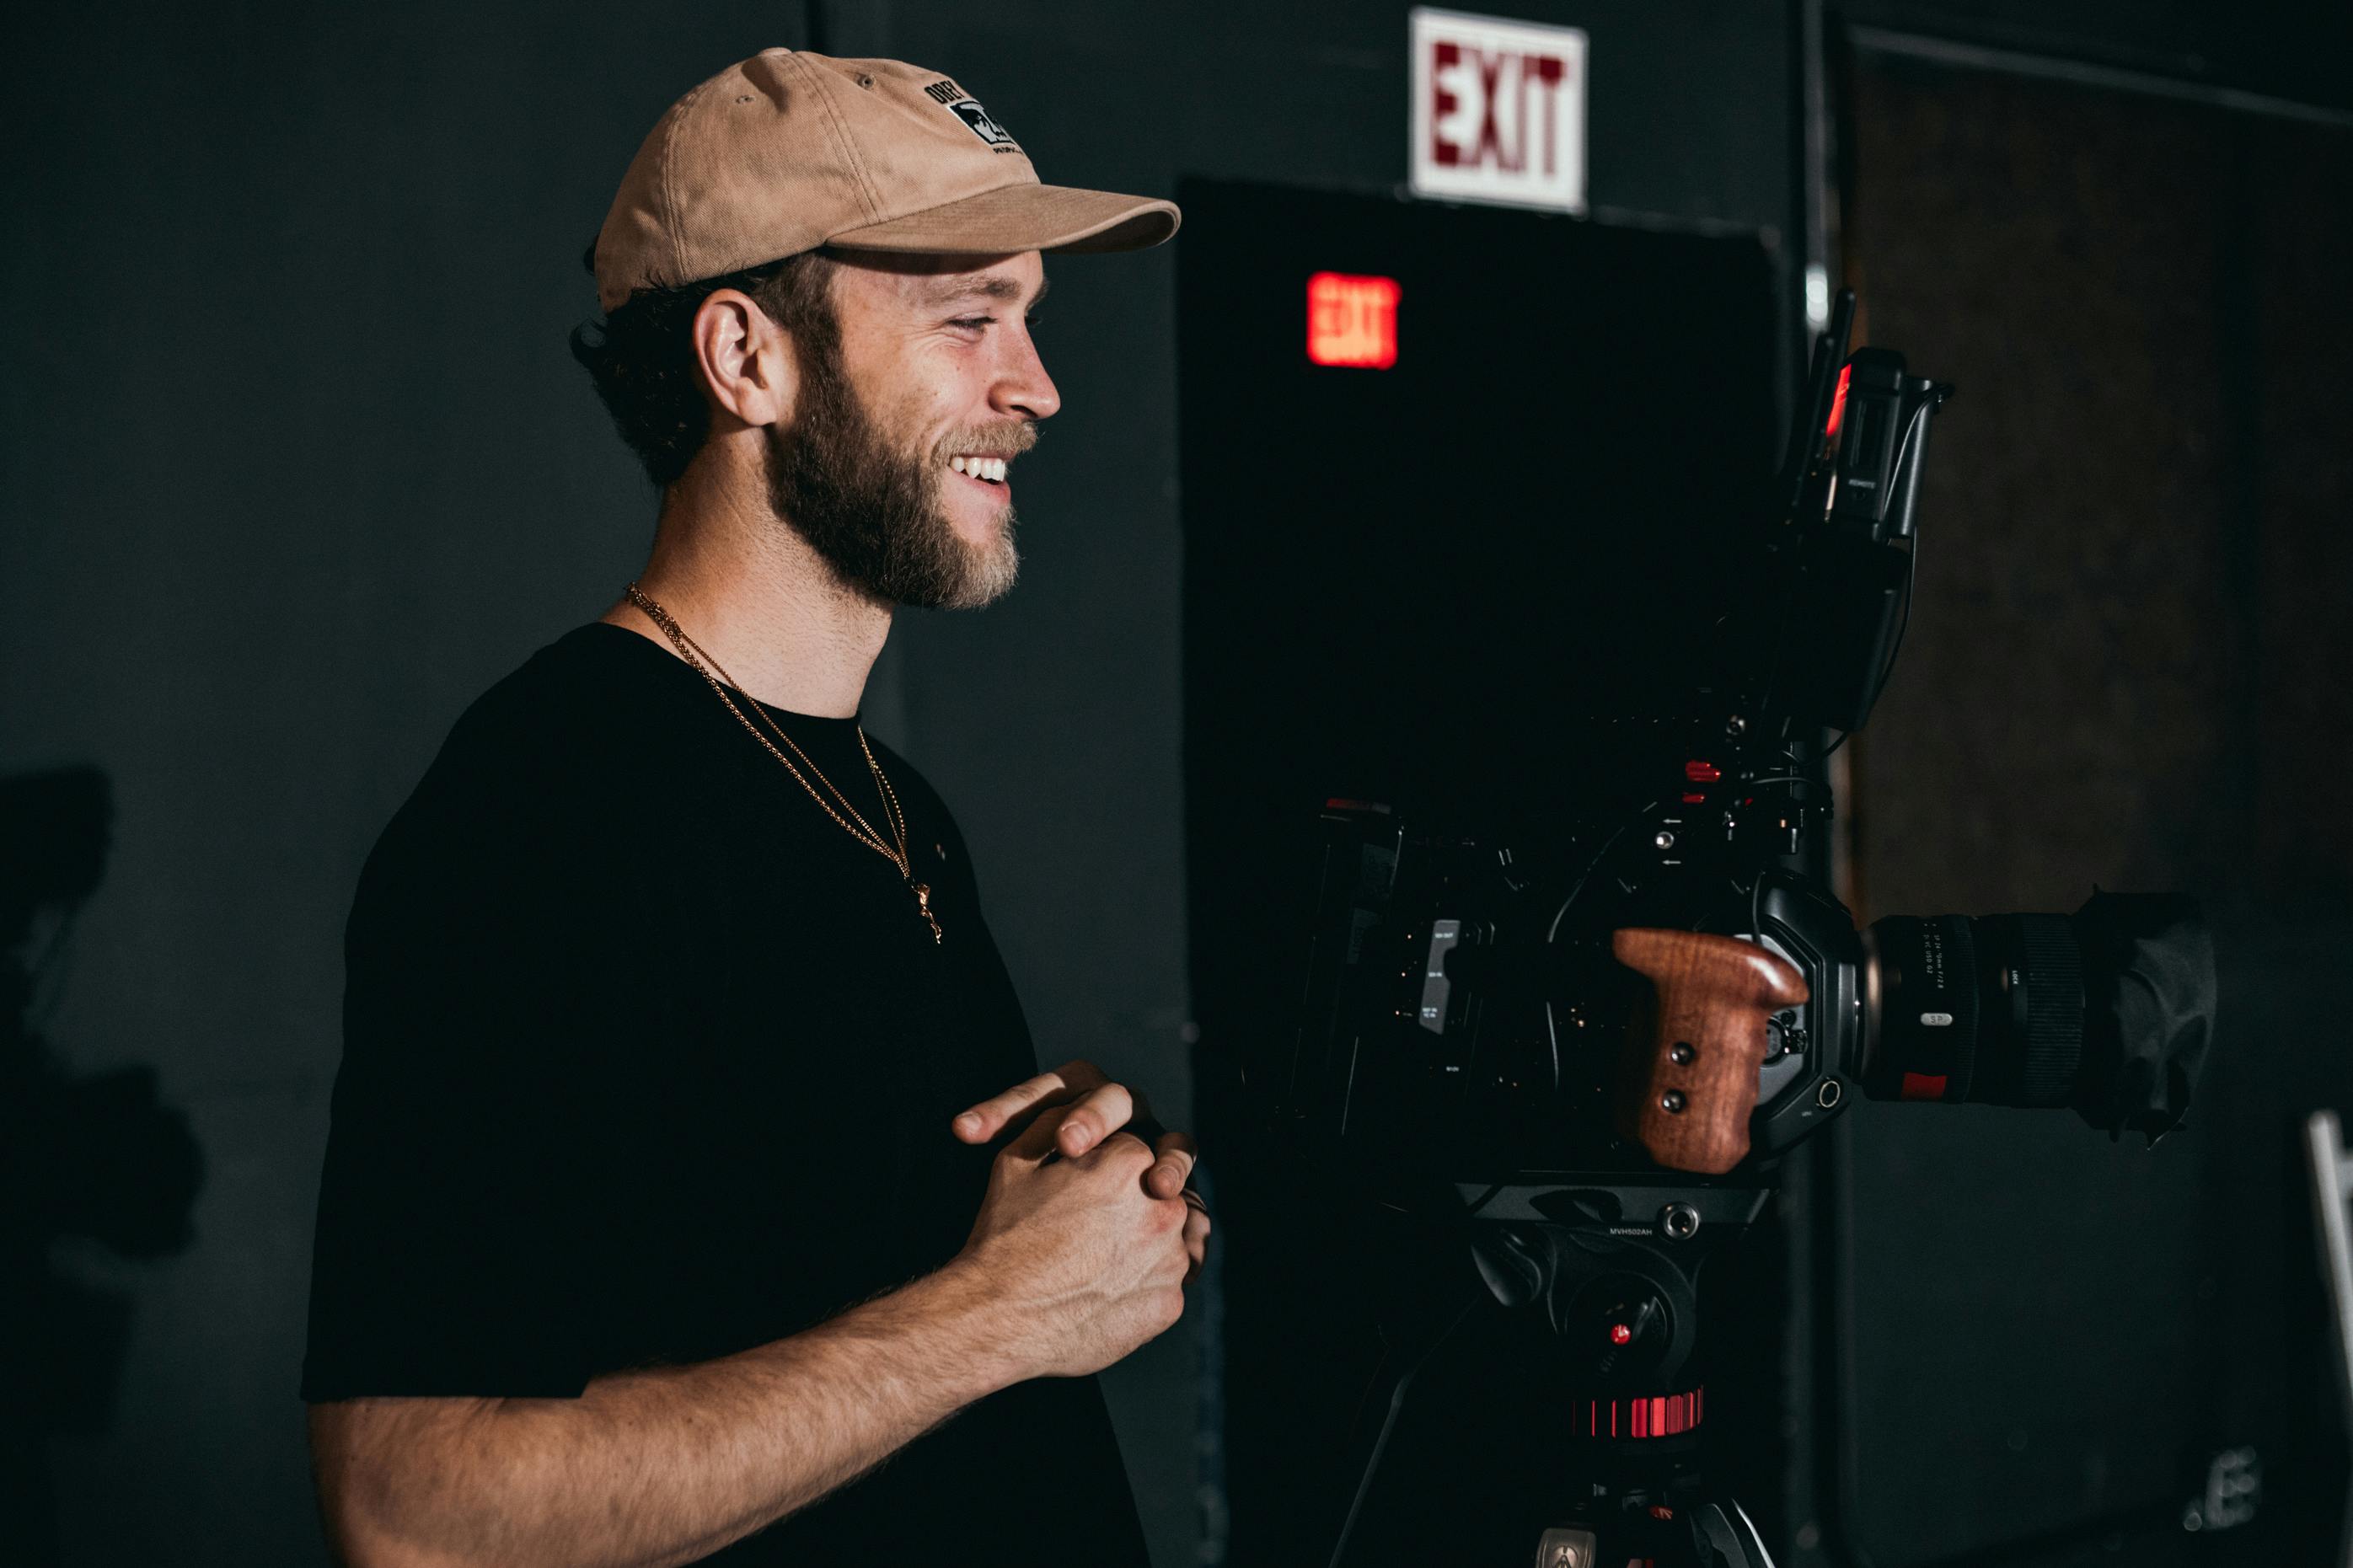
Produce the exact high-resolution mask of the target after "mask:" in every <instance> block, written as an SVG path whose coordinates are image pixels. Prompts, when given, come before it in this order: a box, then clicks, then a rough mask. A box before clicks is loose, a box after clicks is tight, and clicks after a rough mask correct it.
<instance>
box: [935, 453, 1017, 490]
mask: <svg viewBox="0 0 2353 1568" xmlns="http://www.w3.org/2000/svg"><path fill="white" fill-rule="evenodd" d="M948 467H949V468H954V469H955V471H956V472H957V473H959V474H970V475H971V476H972V477H973V478H974V479H994V480H996V481H997V483H998V484H1000V485H1001V484H1003V483H1004V482H1005V459H1004V458H949V459H948Z"/></svg>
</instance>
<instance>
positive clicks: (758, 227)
mask: <svg viewBox="0 0 2353 1568" xmlns="http://www.w3.org/2000/svg"><path fill="white" fill-rule="evenodd" d="M1177 220H1178V215H1177V212H1176V204H1175V203H1174V202H1164V201H1155V200H1152V199H1150V198H1148V197H1145V196H1124V195H1116V194H1114V193H1113V192H1110V191H1082V190H1074V189H1071V187H1069V186H1066V185H1048V184H1039V180H1038V171H1037V170H1036V169H1035V168H1033V167H1031V166H1030V163H1029V154H1028V153H1024V152H1023V151H1022V150H1021V145H1020V143H1019V142H1016V141H1014V140H1013V137H1012V135H1011V134H1010V133H1009V132H1007V131H1006V129H1005V128H1004V127H1003V126H1001V125H999V124H997V121H994V120H992V119H990V118H989V116H988V112H987V110H984V109H982V108H981V106H980V105H979V103H978V102H976V101H975V100H974V99H973V97H972V95H971V94H970V93H968V92H966V91H965V90H964V89H963V88H961V87H959V86H957V85H956V83H955V80H954V79H952V78H950V77H948V76H947V75H945V74H944V73H943V72H940V71H934V70H925V69H924V68H923V67H921V66H911V65H908V64H905V63H904V62H902V61H900V60H839V59H833V58H829V57H828V56H825V55H812V54H807V53H802V52H797V51H795V50H792V49H763V50H761V51H760V52H759V53H758V54H756V55H754V56H753V57H752V58H750V59H748V60H745V61H744V62H743V63H742V64H740V65H733V66H730V67H728V68H726V69H725V70H723V71H722V72H720V73H719V74H718V75H717V76H715V77H712V79H710V80H709V81H706V82H704V83H703V84H702V86H701V87H698V88H696V89H694V90H693V91H692V92H690V93H688V94H687V95H686V96H685V97H684V98H681V99H680V100H678V101H677V102H676V103H674V104H672V105H671V106H670V110H669V112H668V113H666V114H664V115H663V116H662V117H661V119H660V121H659V122H657V123H656V124H655V126H654V128H653V132H652V133H651V134H650V135H649V136H648V137H647V138H646V142H645V145H644V146H642V147H640V148H638V155H637V157H636V158H635V159H634V160H633V161H632V162H631V163H630V164H629V172H628V174H625V175H623V176H622V178H621V189H620V192H619V194H618V195H616V196H614V198H613V210H612V211H611V212H609V213H607V215H606V216H605V226H604V228H603V229H602V230H601V231H599V232H598V234H597V236H596V299H597V302H598V303H599V304H601V305H602V306H603V307H604V308H605V309H606V310H613V309H615V308H617V306H620V305H622V304H624V303H626V302H627V301H628V298H629V296H630V295H631V294H632V293H634V292H635V291H636V290H638V289H667V288H676V287H678V286H679V285H681V284H683V283H691V282H695V281H697V280H699V279H704V278H716V277H720V276H722V275H723V274H725V273H729V272H736V271H740V270H742V269H743V268H747V267H757V266H760V265H762V264H764V263H766V262H770V261H775V260H776V259H778V258H782V257H786V256H794V255H797V254H798V253H800V252H801V251H804V250H814V249H816V248H817V247H818V246H820V245H839V246H849V247H856V248H860V249H866V250H916V251H935V252H941V253H944V254H949V255H958V254H963V255H976V256H1001V255H1008V254H1010V253H1012V252H1014V251H1020V250H1141V249H1143V248H1145V247H1147V246H1154V245H1158V244H1159V243H1160V242H1161V241H1162V240H1164V239H1166V238H1167V237H1169V236H1170V235H1172V234H1175V233H1176V224H1177Z"/></svg>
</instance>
